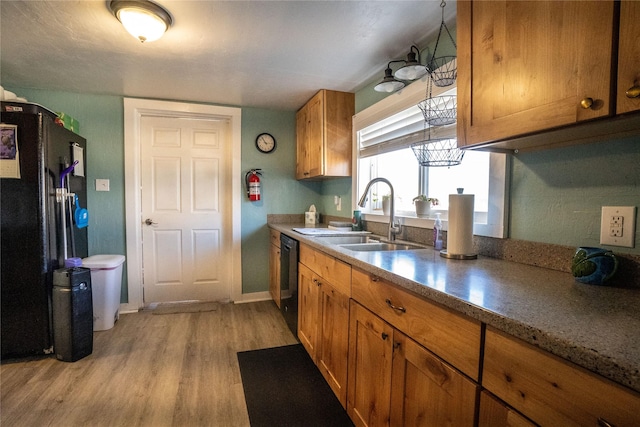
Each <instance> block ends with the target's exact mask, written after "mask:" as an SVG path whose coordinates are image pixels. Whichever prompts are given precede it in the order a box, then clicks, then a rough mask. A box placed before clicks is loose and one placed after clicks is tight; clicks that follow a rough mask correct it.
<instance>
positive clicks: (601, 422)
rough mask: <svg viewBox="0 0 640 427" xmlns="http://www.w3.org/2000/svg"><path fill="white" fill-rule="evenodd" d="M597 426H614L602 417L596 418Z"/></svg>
mask: <svg viewBox="0 0 640 427" xmlns="http://www.w3.org/2000/svg"><path fill="white" fill-rule="evenodd" d="M598 427H614V425H613V424H611V423H610V422H608V421H607V420H605V419H604V418H598Z"/></svg>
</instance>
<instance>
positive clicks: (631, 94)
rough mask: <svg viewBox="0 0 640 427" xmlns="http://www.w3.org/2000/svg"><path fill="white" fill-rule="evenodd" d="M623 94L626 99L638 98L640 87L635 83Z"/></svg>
mask: <svg viewBox="0 0 640 427" xmlns="http://www.w3.org/2000/svg"><path fill="white" fill-rule="evenodd" d="M625 94H626V95H627V98H637V97H639V96H640V85H638V84H637V83H635V84H634V85H633V86H631V87H630V88H629V89H628V90H627V91H626V92H625Z"/></svg>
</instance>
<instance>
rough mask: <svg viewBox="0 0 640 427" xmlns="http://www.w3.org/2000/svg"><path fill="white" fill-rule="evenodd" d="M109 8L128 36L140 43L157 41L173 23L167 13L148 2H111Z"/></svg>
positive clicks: (144, 0) (133, 0)
mask: <svg viewBox="0 0 640 427" xmlns="http://www.w3.org/2000/svg"><path fill="white" fill-rule="evenodd" d="M109 7H110V8H111V12H113V14H114V15H115V17H116V18H118V20H119V21H120V22H121V23H122V25H123V26H124V28H125V29H126V30H127V31H128V32H129V34H131V35H132V36H133V37H135V38H136V39H138V40H140V41H141V42H142V43H144V42H152V41H155V40H158V39H159V38H160V37H162V35H163V34H164V33H165V31H167V30H168V29H169V27H170V26H171V24H172V23H173V20H172V19H171V15H170V14H169V12H167V11H166V10H165V9H164V8H163V7H161V6H159V5H157V4H156V3H153V2H151V1H149V0H111V3H110V5H109Z"/></svg>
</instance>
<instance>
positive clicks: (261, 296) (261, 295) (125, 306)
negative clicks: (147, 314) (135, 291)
mask: <svg viewBox="0 0 640 427" xmlns="http://www.w3.org/2000/svg"><path fill="white" fill-rule="evenodd" d="M271 299H273V298H271V294H270V293H269V291H264V292H252V293H249V294H242V296H241V298H240V299H236V300H235V301H233V303H234V304H245V303H248V302H258V301H268V300H271ZM138 311H140V308H138V307H136V306H135V304H131V303H122V304H120V314H128V313H137V312H138Z"/></svg>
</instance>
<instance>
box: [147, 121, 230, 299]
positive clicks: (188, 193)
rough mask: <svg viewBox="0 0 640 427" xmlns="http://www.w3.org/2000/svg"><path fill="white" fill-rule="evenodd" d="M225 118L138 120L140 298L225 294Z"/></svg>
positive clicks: (222, 296)
mask: <svg viewBox="0 0 640 427" xmlns="http://www.w3.org/2000/svg"><path fill="white" fill-rule="evenodd" d="M229 133H230V131H229V122H228V120H226V119H219V120H207V119H198V118H167V117H153V116H143V117H141V120H140V135H141V138H140V140H141V145H140V158H141V177H140V182H141V220H142V222H143V225H142V240H143V243H142V258H143V283H144V304H145V305H148V304H149V303H152V302H167V301H185V300H202V301H220V300H229V299H230V289H231V287H230V283H231V276H232V270H231V265H232V256H231V253H232V251H231V243H232V242H231V240H232V236H231V232H230V231H228V230H230V228H231V227H230V224H231V219H232V218H231V200H232V191H231V185H230V183H231V167H230V164H231V149H230V145H231V144H229V143H228V141H227V139H228V138H229Z"/></svg>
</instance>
